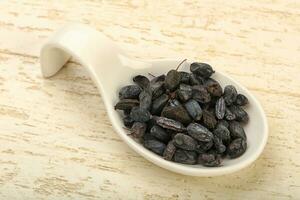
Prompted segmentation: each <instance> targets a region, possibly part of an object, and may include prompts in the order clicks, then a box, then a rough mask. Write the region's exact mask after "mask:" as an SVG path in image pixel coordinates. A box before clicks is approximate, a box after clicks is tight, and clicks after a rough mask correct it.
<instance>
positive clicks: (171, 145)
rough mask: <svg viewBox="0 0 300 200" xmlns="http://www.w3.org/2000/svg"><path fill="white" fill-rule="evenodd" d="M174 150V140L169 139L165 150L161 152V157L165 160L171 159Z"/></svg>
mask: <svg viewBox="0 0 300 200" xmlns="http://www.w3.org/2000/svg"><path fill="white" fill-rule="evenodd" d="M175 151H176V146H175V145H174V140H171V141H170V142H169V143H168V145H167V147H166V148H165V151H164V153H163V158H164V159H165V160H172V158H173V156H174V154H175Z"/></svg>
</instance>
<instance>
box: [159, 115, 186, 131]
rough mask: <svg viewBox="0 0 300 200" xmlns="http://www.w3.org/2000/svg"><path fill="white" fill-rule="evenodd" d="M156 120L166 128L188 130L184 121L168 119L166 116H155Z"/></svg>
mask: <svg viewBox="0 0 300 200" xmlns="http://www.w3.org/2000/svg"><path fill="white" fill-rule="evenodd" d="M155 120H156V123H157V124H158V125H159V126H161V127H163V128H166V129H171V130H173V131H177V132H182V131H185V130H186V129H185V127H184V126H183V124H182V123H180V122H178V121H175V120H173V119H168V118H165V117H155Z"/></svg>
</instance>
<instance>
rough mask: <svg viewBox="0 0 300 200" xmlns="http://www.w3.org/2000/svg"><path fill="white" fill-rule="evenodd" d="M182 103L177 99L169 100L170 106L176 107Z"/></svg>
mask: <svg viewBox="0 0 300 200" xmlns="http://www.w3.org/2000/svg"><path fill="white" fill-rule="evenodd" d="M180 105H181V103H180V102H179V101H178V100H177V99H170V100H169V101H168V106H172V107H176V106H180Z"/></svg>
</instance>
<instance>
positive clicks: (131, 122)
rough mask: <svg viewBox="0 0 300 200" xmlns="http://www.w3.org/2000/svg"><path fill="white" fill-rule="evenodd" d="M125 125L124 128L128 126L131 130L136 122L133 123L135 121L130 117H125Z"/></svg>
mask: <svg viewBox="0 0 300 200" xmlns="http://www.w3.org/2000/svg"><path fill="white" fill-rule="evenodd" d="M123 123H124V126H126V127H127V128H131V127H132V125H133V123H134V121H133V119H131V117H130V116H125V117H124V118H123Z"/></svg>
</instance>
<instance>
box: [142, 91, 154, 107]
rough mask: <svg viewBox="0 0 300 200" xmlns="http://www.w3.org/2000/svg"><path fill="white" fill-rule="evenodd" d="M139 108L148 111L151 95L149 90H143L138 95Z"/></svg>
mask: <svg viewBox="0 0 300 200" xmlns="http://www.w3.org/2000/svg"><path fill="white" fill-rule="evenodd" d="M139 100H140V107H141V108H143V109H146V110H150V108H151V104H152V93H151V92H150V91H149V90H143V91H142V92H141V93H140V95H139Z"/></svg>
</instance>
